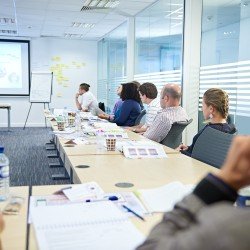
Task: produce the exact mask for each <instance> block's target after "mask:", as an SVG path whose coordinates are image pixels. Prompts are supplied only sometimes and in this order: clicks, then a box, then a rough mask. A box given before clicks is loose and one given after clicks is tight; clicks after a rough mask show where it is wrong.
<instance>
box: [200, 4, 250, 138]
mask: <svg viewBox="0 0 250 250" xmlns="http://www.w3.org/2000/svg"><path fill="white" fill-rule="evenodd" d="M249 27H250V2H249V1H240V0H235V1H231V0H226V1H225V0H203V16H202V42H201V68H200V101H199V108H200V109H199V127H200V128H201V127H202V126H203V125H204V124H203V116H202V111H201V103H202V95H203V93H204V92H205V91H206V90H207V89H208V88H212V87H218V88H222V89H224V90H225V91H227V93H228V94H229V96H230V118H231V121H232V122H233V123H235V125H236V127H237V129H238V133H239V134H249V133H250V130H249V123H250V50H249V48H248V46H249V44H250V36H249Z"/></svg>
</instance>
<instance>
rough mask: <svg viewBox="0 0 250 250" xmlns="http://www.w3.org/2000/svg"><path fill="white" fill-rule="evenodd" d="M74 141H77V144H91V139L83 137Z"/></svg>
mask: <svg viewBox="0 0 250 250" xmlns="http://www.w3.org/2000/svg"><path fill="white" fill-rule="evenodd" d="M73 142H74V143H76V144H77V145H86V144H89V141H87V140H85V139H83V138H76V139H74V140H73Z"/></svg>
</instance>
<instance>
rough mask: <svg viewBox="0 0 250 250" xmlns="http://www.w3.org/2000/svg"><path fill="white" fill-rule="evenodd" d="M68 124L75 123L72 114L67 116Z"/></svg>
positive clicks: (72, 124)
mask: <svg viewBox="0 0 250 250" xmlns="http://www.w3.org/2000/svg"><path fill="white" fill-rule="evenodd" d="M68 124H69V126H71V127H72V126H74V124H75V117H73V116H69V117H68Z"/></svg>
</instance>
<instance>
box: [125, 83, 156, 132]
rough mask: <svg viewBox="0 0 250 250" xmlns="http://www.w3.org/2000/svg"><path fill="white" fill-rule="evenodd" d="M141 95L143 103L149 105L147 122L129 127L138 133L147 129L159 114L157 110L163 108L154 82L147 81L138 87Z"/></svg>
mask: <svg viewBox="0 0 250 250" xmlns="http://www.w3.org/2000/svg"><path fill="white" fill-rule="evenodd" d="M138 91H139V95H140V98H141V101H142V103H145V104H147V105H148V107H147V113H146V120H145V124H144V125H143V124H139V125H137V126H133V127H130V128H128V129H129V130H132V131H133V132H136V133H142V132H145V131H146V130H147V128H148V127H149V126H150V125H151V124H152V122H153V121H154V119H155V116H156V115H157V112H158V111H159V110H160V109H161V107H160V102H159V100H158V99H157V94H158V91H157V88H156V86H155V85H154V84H153V83H150V82H145V83H143V84H142V85H140V86H139V88H138Z"/></svg>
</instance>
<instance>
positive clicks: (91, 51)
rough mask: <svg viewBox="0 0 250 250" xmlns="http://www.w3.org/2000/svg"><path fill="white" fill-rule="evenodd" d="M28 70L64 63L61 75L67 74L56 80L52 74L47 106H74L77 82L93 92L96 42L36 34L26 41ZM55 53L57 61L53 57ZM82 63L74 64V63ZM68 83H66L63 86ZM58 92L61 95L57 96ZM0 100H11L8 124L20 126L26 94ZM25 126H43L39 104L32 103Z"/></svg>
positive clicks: (0, 119)
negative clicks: (28, 60) (28, 58)
mask: <svg viewBox="0 0 250 250" xmlns="http://www.w3.org/2000/svg"><path fill="white" fill-rule="evenodd" d="M30 53H31V55H30V57H31V71H39V70H40V71H41V70H50V68H51V66H55V65H56V64H65V65H67V66H68V69H63V76H64V77H66V78H68V81H65V82H64V84H58V81H57V77H56V76H54V81H53V95H52V102H51V104H50V106H51V107H55V108H60V107H61V108H62V107H65V106H66V107H72V108H75V104H74V95H75V93H76V91H77V90H78V86H79V84H80V83H81V82H87V83H89V84H90V85H91V88H90V90H91V91H92V92H93V93H94V94H95V95H96V93H97V43H96V42H94V41H81V40H66V39H54V38H37V39H32V40H31V42H30ZM55 56H59V57H60V59H61V60H60V61H53V60H52V59H53V57H55ZM75 62H76V63H85V65H84V66H81V67H80V68H77V67H76V65H75V64H74V63H75ZM63 85H68V87H66V86H63ZM59 95H61V97H59ZM0 102H8V103H10V104H11V126H13V127H19V126H20V127H22V126H23V125H24V122H25V119H26V117H27V113H28V110H29V107H30V103H29V97H0ZM3 126H7V112H6V110H0V127H3ZM27 126H44V116H43V104H33V106H32V109H31V112H30V116H29V119H28V123H27Z"/></svg>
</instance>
